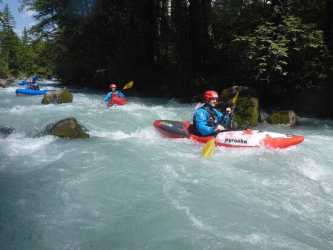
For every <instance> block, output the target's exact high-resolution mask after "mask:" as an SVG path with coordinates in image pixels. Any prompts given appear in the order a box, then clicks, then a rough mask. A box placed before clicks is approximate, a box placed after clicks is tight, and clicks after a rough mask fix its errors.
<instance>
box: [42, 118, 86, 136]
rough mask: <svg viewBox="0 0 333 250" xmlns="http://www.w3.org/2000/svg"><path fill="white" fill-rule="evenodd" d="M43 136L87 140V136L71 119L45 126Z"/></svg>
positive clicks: (75, 121) (73, 119)
mask: <svg viewBox="0 0 333 250" xmlns="http://www.w3.org/2000/svg"><path fill="white" fill-rule="evenodd" d="M44 134H45V135H53V136H57V137H60V138H69V139H78V138H81V139H85V138H89V135H88V134H87V133H85V132H84V130H83V129H82V127H81V125H80V124H78V122H77V120H76V119H75V118H73V117H70V118H67V119H63V120H61V121H58V122H55V123H52V124H49V125H47V126H46V129H45V133H44Z"/></svg>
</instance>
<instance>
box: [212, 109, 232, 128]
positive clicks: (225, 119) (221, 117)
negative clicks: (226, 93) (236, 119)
mask: <svg viewBox="0 0 333 250" xmlns="http://www.w3.org/2000/svg"><path fill="white" fill-rule="evenodd" d="M215 112H216V113H217V115H218V117H219V124H221V125H222V126H224V125H225V124H227V123H228V121H229V117H230V116H229V114H230V113H231V109H230V108H229V107H228V108H226V109H225V112H224V113H221V112H220V111H218V110H216V109H215ZM222 122H223V124H222Z"/></svg>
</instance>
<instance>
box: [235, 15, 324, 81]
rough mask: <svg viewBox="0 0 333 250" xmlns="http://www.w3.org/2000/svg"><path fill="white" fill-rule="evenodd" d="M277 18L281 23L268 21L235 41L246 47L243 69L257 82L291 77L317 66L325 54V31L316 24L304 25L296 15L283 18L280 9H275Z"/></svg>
mask: <svg viewBox="0 0 333 250" xmlns="http://www.w3.org/2000/svg"><path fill="white" fill-rule="evenodd" d="M273 17H275V18H276V19H278V18H279V19H281V21H279V22H269V21H266V22H265V23H264V24H262V25H258V27H257V28H256V29H255V31H254V32H253V33H252V34H250V35H246V36H238V37H237V38H236V39H235V40H234V42H237V43H245V47H244V48H245V50H244V51H245V53H244V55H243V56H245V58H244V64H243V65H242V66H243V67H244V68H248V69H250V70H251V71H252V72H253V74H254V78H255V79H256V80H257V79H260V80H270V77H271V75H275V76H278V75H280V76H282V77H283V76H287V75H288V74H290V72H292V70H295V69H297V68H298V69H300V68H304V67H308V66H309V65H310V64H311V63H312V64H313V63H314V64H316V60H317V59H318V55H323V53H324V50H323V49H324V44H323V41H322V31H320V30H318V29H317V27H316V25H315V24H311V23H310V24H304V23H302V21H301V19H300V18H299V17H297V16H295V15H292V14H288V15H286V14H283V13H282V11H281V9H280V8H275V12H274V15H273ZM243 46H244V45H243ZM317 63H318V62H317Z"/></svg>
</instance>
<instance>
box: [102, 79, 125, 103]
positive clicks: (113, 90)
mask: <svg viewBox="0 0 333 250" xmlns="http://www.w3.org/2000/svg"><path fill="white" fill-rule="evenodd" d="M110 90H111V92H109V93H108V94H107V95H106V96H105V98H104V101H105V102H107V101H108V100H110V99H111V98H112V97H120V98H124V97H125V96H124V94H123V93H121V92H120V91H118V90H117V85H116V84H114V83H112V84H111V85H110Z"/></svg>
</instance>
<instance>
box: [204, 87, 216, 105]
mask: <svg viewBox="0 0 333 250" xmlns="http://www.w3.org/2000/svg"><path fill="white" fill-rule="evenodd" d="M218 97H219V95H218V94H217V93H216V92H215V91H213V90H208V91H206V92H205V94H204V96H203V101H204V103H205V104H207V103H208V102H209V99H212V98H218Z"/></svg>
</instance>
